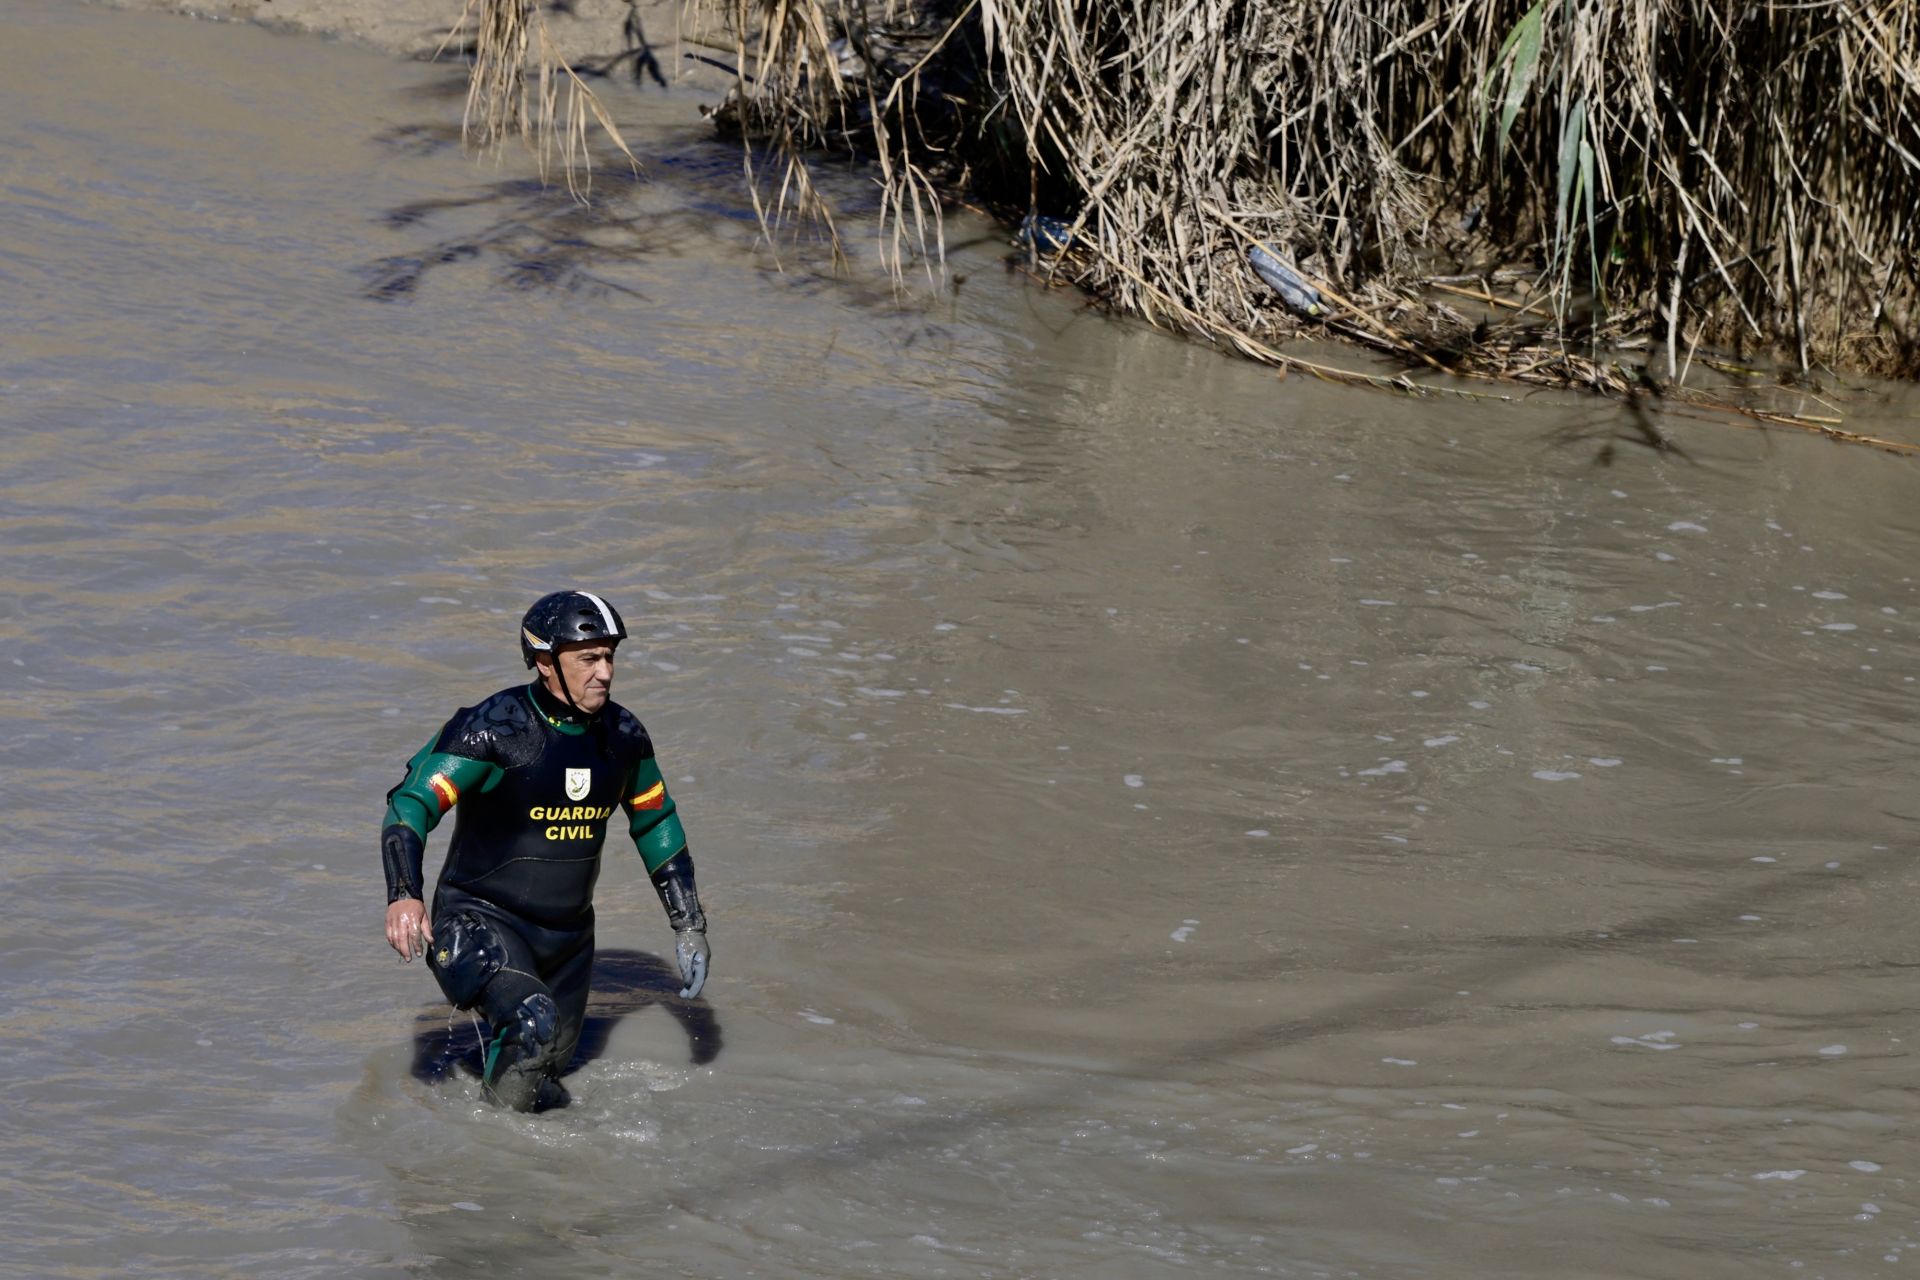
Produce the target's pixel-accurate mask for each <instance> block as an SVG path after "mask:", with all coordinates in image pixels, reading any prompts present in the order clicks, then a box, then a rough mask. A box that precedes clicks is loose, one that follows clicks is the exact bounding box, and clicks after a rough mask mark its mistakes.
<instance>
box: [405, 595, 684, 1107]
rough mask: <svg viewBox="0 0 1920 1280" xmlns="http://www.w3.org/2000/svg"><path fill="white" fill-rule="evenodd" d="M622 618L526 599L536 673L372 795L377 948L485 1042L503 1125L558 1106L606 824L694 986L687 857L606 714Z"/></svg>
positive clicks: (617, 713) (575, 1034)
mask: <svg viewBox="0 0 1920 1280" xmlns="http://www.w3.org/2000/svg"><path fill="white" fill-rule="evenodd" d="M626 635H627V631H626V627H625V626H624V625H623V624H622V623H621V621H620V615H619V614H617V613H615V612H614V611H613V609H612V607H611V606H609V605H608V604H607V603H606V601H604V600H602V599H601V598H600V597H599V596H596V595H591V594H589V593H587V592H585V591H559V592H555V593H554V594H552V595H547V596H542V597H541V598H540V599H539V600H536V601H535V602H534V605H533V608H531V609H529V610H527V616H526V617H525V618H524V619H523V620H522V621H521V623H520V654H521V656H522V657H523V658H525V659H526V662H527V665H528V666H529V667H533V668H535V669H536V670H535V676H536V678H535V679H534V681H533V682H532V683H531V684H529V685H526V686H525V687H524V688H521V687H515V688H511V689H503V690H501V691H500V692H499V693H496V694H494V695H493V696H492V697H491V698H488V699H487V700H486V701H485V702H482V703H481V704H480V705H479V706H477V707H467V708H465V709H463V710H461V711H460V712H458V713H456V714H455V715H454V717H453V719H451V720H449V721H447V724H446V727H445V728H443V729H442V730H440V732H439V734H438V735H436V736H435V737H434V739H433V740H432V741H431V742H429V743H427V745H426V746H424V747H422V748H420V750H419V751H418V752H416V753H415V754H414V757H413V759H411V760H409V761H407V776H406V777H405V778H404V779H402V780H401V782H400V785H399V786H397V787H395V788H394V789H393V790H392V791H389V792H388V793H387V816H386V822H385V824H384V829H383V830H382V831H381V833H380V855H381V861H382V862H383V863H384V865H385V868H386V873H387V903H388V906H387V941H388V942H389V943H390V944H391V945H392V946H393V949H394V950H395V951H397V952H399V953H400V958H401V959H402V960H409V961H410V960H412V959H413V957H414V956H416V955H419V954H421V953H422V952H424V953H425V955H426V957H427V967H428V968H429V969H431V970H433V976H434V977H435V978H436V979H438V980H439V983H440V989H441V990H442V991H444V992H445V993H446V996H447V999H448V1000H449V1001H451V1002H452V1003H453V1006H454V1008H456V1009H476V1008H477V1009H479V1010H480V1012H481V1015H482V1016H483V1017H485V1018H486V1020H487V1026H488V1033H489V1037H490V1038H489V1039H488V1041H487V1046H486V1066H485V1070H484V1073H483V1075H482V1077H481V1084H482V1086H483V1087H484V1088H485V1090H486V1092H487V1096H488V1097H490V1098H492V1099H494V1100H495V1101H497V1102H500V1103H502V1104H504V1105H506V1106H509V1107H512V1108H513V1109H514V1110H516V1111H531V1110H533V1109H534V1108H535V1107H536V1106H541V1107H546V1106H561V1105H564V1104H565V1103H566V1101H567V1091H566V1089H565V1088H564V1087H562V1086H561V1084H560V1081H559V1076H560V1073H561V1071H563V1070H564V1069H565V1068H566V1066H567V1063H568V1061H569V1060H570V1059H571V1058H572V1057H573V1050H574V1046H575V1045H576V1044H577V1043H578V1042H579V1039H580V1027H581V1023H582V1021H583V1020H584V1016H585V1014H586V1008H587V984H588V980H589V979H590V977H591V976H592V971H593V884H594V881H595V880H596V879H598V878H599V875H600V845H601V842H602V841H603V840H604V839H605V838H606V824H607V820H608V819H609V818H611V817H612V816H613V815H614V813H615V812H616V811H620V810H624V811H625V812H626V815H627V830H628V832H629V833H630V834H631V835H632V836H633V843H634V845H635V847H636V848H638V849H639V851H640V858H641V860H642V861H643V862H644V863H645V864H646V867H647V872H648V874H649V875H651V876H652V878H653V887H654V888H655V889H656V890H658V891H659V894H660V901H661V903H662V904H663V905H664V906H665V907H666V909H667V920H668V922H669V923H670V924H671V925H672V926H673V937H674V956H675V959H677V960H678V961H679V964H680V976H681V978H682V980H683V981H684V982H685V983H686V985H685V987H684V988H682V990H681V992H680V995H681V996H682V997H683V998H684V999H688V1000H691V999H693V998H694V997H695V996H697V995H699V994H700V988H701V986H702V985H703V984H704V983H705V982H706V980H707V939H706V932H707V918H706V916H705V915H704V914H703V913H702V912H701V910H700V898H699V895H698V894H697V893H696V892H695V891H694V885H693V859H692V858H691V857H690V856H688V854H687V837H686V833H685V832H683V831H682V830H681V829H680V818H679V816H678V815H677V814H676V813H675V812H674V805H673V800H672V798H671V797H669V796H668V795H667V787H666V784H665V783H664V782H662V781H661V779H660V766H659V765H658V764H657V763H655V761H654V758H653V742H652V740H651V739H649V738H648V737H647V731H646V730H645V729H644V728H642V727H641V725H640V722H639V721H638V720H636V719H635V718H634V717H633V714H632V713H631V712H629V711H628V710H627V709H626V708H625V707H622V706H620V705H619V704H618V703H616V702H613V701H610V700H609V698H608V696H607V695H608V693H609V692H610V691H611V690H612V687H613V651H614V646H615V645H617V644H619V643H620V641H622V640H624V639H626ZM455 805H458V806H459V807H460V813H459V816H458V818H457V819H456V820H455V822H454V828H453V843H452V845H451V846H450V847H449V848H448V850H447V861H446V865H445V866H444V867H443V868H442V869H441V871H440V884H439V887H438V888H437V889H436V890H435V891H434V897H433V919H432V922H431V923H429V922H428V919H427V912H426V908H425V907H424V906H423V905H422V904H421V900H420V899H421V892H420V890H421V863H422V859H423V857H424V855H425V852H426V838H427V833H428V832H429V831H432V830H433V828H434V827H435V826H436V825H438V823H439V821H440V819H441V818H442V817H443V816H444V815H445V814H446V812H447V810H449V809H451V808H453V807H454V806H455Z"/></svg>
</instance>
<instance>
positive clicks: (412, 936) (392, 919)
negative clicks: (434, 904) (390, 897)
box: [387, 898, 433, 963]
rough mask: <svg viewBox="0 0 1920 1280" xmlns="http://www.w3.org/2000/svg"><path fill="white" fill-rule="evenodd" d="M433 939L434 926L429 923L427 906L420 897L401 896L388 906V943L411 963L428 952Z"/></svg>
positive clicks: (403, 958)
mask: <svg viewBox="0 0 1920 1280" xmlns="http://www.w3.org/2000/svg"><path fill="white" fill-rule="evenodd" d="M432 941H433V926H432V925H430V924H428V923H427V908H426V905H425V904H424V903H422V902H421V901H420V899H418V898H401V899H400V900H398V901H397V902H394V903H393V904H392V905H390V906H389V907H388V908H387V945H388V946H390V947H392V948H393V949H394V950H395V951H398V952H399V953H400V958H401V959H402V960H405V961H407V962H409V963H411V962H412V960H413V958H414V957H415V956H423V955H425V954H426V953H427V944H428V943H429V942H432Z"/></svg>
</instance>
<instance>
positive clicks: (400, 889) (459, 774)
mask: <svg viewBox="0 0 1920 1280" xmlns="http://www.w3.org/2000/svg"><path fill="white" fill-rule="evenodd" d="M439 742H440V735H436V736H435V737H434V740H433V741H432V742H429V743H427V745H426V746H424V747H421V748H420V749H419V750H418V751H416V752H414V753H413V758H412V759H411V760H409V761H407V776H406V777H404V778H402V779H401V780H400V785H399V786H397V787H395V788H394V789H393V790H391V791H389V792H387V814H386V817H385V819H383V820H382V822H381V824H380V827H381V829H380V863H381V866H382V868H383V869H384V870H385V871H386V875H387V901H388V902H397V901H399V900H400V899H401V898H418V897H421V896H423V895H422V889H421V881H422V875H421V868H422V864H423V862H424V861H425V858H426V851H427V833H428V832H430V831H432V830H433V829H434V828H435V827H436V826H438V825H439V824H440V819H441V818H442V817H444V816H446V813H447V811H448V810H449V809H451V808H453V806H454V805H456V804H458V803H459V802H460V796H461V795H462V793H464V792H468V791H472V790H473V789H474V788H476V787H477V788H479V789H480V790H482V791H491V790H492V789H493V788H494V787H495V786H497V785H499V782H500V779H501V778H502V777H504V776H505V772H504V771H503V770H502V769H501V768H500V766H498V765H495V764H489V763H488V762H486V761H484V760H474V759H471V758H470V757H467V756H457V755H452V754H449V753H447V752H444V751H435V750H434V748H435V747H436V746H437V745H438V744H439Z"/></svg>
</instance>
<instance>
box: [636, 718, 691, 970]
mask: <svg viewBox="0 0 1920 1280" xmlns="http://www.w3.org/2000/svg"><path fill="white" fill-rule="evenodd" d="M625 804H626V807H627V816H628V823H627V831H628V833H629V834H630V835H632V836H633V845H634V848H635V849H637V850H639V852H640V860H641V862H643V863H644V864H645V865H646V868H647V875H648V876H649V877H650V878H651V879H652V880H653V888H654V892H656V893H658V894H659V895H660V905H661V906H662V907H665V908H666V912H667V923H668V924H670V925H671V926H673V949H674V958H675V959H676V960H677V961H678V962H679V964H680V977H681V979H682V980H683V981H684V982H685V983H686V985H685V986H684V987H682V988H681V991H680V994H681V996H682V997H684V998H686V999H688V1000H691V999H693V998H694V997H695V996H697V995H699V994H700V988H701V987H702V986H703V985H705V983H706V981H707V959H708V956H709V954H710V952H709V950H708V947H707V938H706V934H707V915H706V912H704V911H702V910H701V909H700V893H699V890H698V889H697V888H696V887H695V886H694V881H693V855H692V854H690V853H688V852H687V833H686V831H685V830H684V829H682V827H681V826H680V815H679V813H678V812H677V811H676V810H675V808H674V803H673V797H672V796H670V795H668V794H667V784H666V782H665V780H664V779H662V778H661V777H660V765H659V762H658V761H656V760H654V759H653V757H651V756H649V757H647V758H646V759H644V760H642V761H640V762H639V763H638V764H636V765H634V766H633V769H632V771H631V772H630V773H629V774H628V776H627V789H626V800H625Z"/></svg>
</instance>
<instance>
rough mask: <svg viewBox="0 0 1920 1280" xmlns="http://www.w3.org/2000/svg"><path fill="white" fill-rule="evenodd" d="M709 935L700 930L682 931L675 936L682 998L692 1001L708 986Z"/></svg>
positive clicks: (674, 953)
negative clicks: (683, 983)
mask: <svg viewBox="0 0 1920 1280" xmlns="http://www.w3.org/2000/svg"><path fill="white" fill-rule="evenodd" d="M709 954H711V953H710V952H709V950H708V948H707V935H706V934H705V933H703V932H701V931H700V930H698V929H680V930H676V931H675V933H674V935H673V958H674V959H675V960H677V961H679V963H680V980H681V981H682V982H685V983H686V984H687V985H686V986H684V987H682V988H680V998H681V999H682V1000H691V999H693V998H694V997H695V996H698V995H699V994H700V988H702V987H704V986H706V985H707V956H708V955H709Z"/></svg>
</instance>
